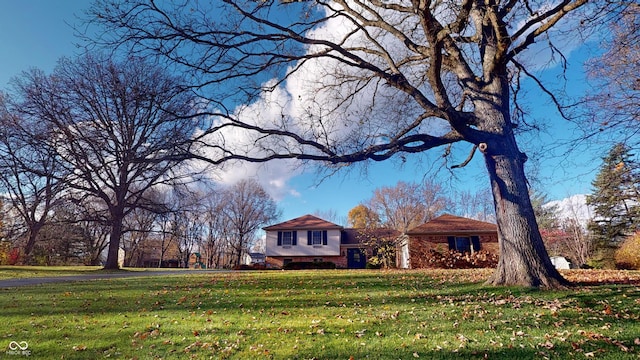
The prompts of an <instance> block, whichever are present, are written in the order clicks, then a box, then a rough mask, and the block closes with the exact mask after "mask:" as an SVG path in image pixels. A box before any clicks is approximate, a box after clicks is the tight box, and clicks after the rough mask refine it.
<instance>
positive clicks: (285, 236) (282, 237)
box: [278, 231, 298, 247]
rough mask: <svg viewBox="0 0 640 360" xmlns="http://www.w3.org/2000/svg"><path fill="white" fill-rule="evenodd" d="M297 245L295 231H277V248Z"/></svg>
mask: <svg viewBox="0 0 640 360" xmlns="http://www.w3.org/2000/svg"><path fill="white" fill-rule="evenodd" d="M296 245H298V236H297V232H295V231H278V246H282V247H291V246H296Z"/></svg>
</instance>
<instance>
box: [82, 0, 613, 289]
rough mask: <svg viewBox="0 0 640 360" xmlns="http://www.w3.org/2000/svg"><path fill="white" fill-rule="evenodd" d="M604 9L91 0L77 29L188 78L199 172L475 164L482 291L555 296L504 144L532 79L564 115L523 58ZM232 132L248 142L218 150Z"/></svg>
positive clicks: (517, 161)
mask: <svg viewBox="0 0 640 360" xmlns="http://www.w3.org/2000/svg"><path fill="white" fill-rule="evenodd" d="M610 4H612V3H608V2H594V3H591V2H588V1H586V0H563V1H560V2H557V3H554V4H551V5H550V4H549V3H548V2H546V1H499V2H495V1H494V2H491V1H489V2H477V1H465V0H463V1H453V0H451V1H419V0H412V1H406V2H380V1H367V2H362V1H345V0H337V1H335V2H323V1H308V2H303V3H300V2H292V1H288V0H287V1H276V0H267V1H259V2H253V1H242V0H240V1H237V0H226V1H220V2H207V3H204V2H189V3H188V5H187V6H185V3H184V2H182V1H180V2H163V3H162V4H159V3H158V2H154V1H145V0H136V1H130V2H127V3H126V4H122V3H121V2H120V1H116V0H102V1H99V2H97V3H96V4H95V5H94V6H93V7H92V9H91V10H90V12H89V15H90V16H91V21H92V22H93V23H98V24H101V25H104V27H105V32H104V33H103V34H102V35H103V36H100V37H99V39H98V42H99V43H102V44H107V45H114V44H116V45H125V46H130V47H132V48H133V49H134V51H139V52H140V53H143V54H147V55H157V56H160V57H161V59H162V60H163V61H169V62H171V63H172V64H174V65H175V66H176V68H180V69H183V70H185V71H187V72H190V73H191V74H192V75H193V79H195V81H196V82H195V83H193V84H192V85H193V86H194V88H196V89H197V90H198V91H200V94H201V95H202V96H203V97H206V98H208V99H209V100H210V104H209V105H210V109H211V115H212V116H215V117H216V118H217V119H218V120H217V121H216V122H215V123H214V126H213V127H212V128H211V129H210V130H209V131H208V133H209V134H204V135H203V136H205V137H203V138H202V140H203V141H206V142H207V143H208V144H209V145H211V146H212V148H211V152H210V153H208V154H206V156H204V157H203V159H205V160H208V161H211V162H213V163H220V162H222V161H227V160H229V159H243V160H248V161H268V160H273V159H282V158H295V159H299V160H319V161H324V162H325V163H326V164H329V165H337V164H343V163H353V162H361V161H368V160H373V161H383V160H387V159H390V158H391V157H393V156H394V155H397V156H398V157H400V158H402V157H403V156H404V155H405V154H415V153H419V152H423V151H427V150H430V149H434V148H443V149H445V154H447V153H449V149H450V148H452V147H453V145H456V146H463V147H464V144H467V145H466V146H467V149H469V148H470V149H471V152H470V156H469V159H470V158H471V155H473V153H474V152H475V151H476V149H478V150H480V151H481V153H482V156H483V157H484V162H485V164H486V169H487V174H488V178H489V181H490V184H491V189H492V193H493V198H494V206H495V211H496V218H497V224H498V229H499V235H500V236H499V238H500V255H501V256H500V262H499V264H498V267H497V269H496V272H495V273H494V275H493V276H492V277H491V279H490V280H489V283H491V284H518V285H526V286H543V287H555V286H561V285H563V284H565V283H566V281H565V280H564V279H563V278H562V276H561V275H560V274H559V272H558V271H557V270H556V269H555V268H554V267H553V265H552V264H551V261H550V260H549V256H548V254H547V252H546V250H545V248H544V245H543V242H542V238H541V236H540V232H539V230H538V227H537V224H536V221H535V215H534V212H533V209H532V206H531V202H530V199H529V192H528V188H527V180H526V177H525V171H524V163H525V162H526V160H527V156H526V155H525V154H524V153H523V152H522V151H521V150H520V148H519V146H518V143H517V141H516V132H515V129H516V127H517V126H518V125H522V127H525V125H526V123H525V122H521V121H519V116H520V115H521V114H522V113H521V112H520V110H521V109H522V108H521V107H519V106H513V107H512V106H511V105H517V104H518V102H517V101H518V100H519V98H518V96H519V95H521V93H520V91H519V87H520V83H521V80H522V79H523V77H530V78H532V79H533V81H534V82H535V83H537V84H539V85H540V87H541V89H542V91H544V92H545V93H546V94H547V95H549V98H550V99H551V101H553V102H555V103H556V105H558V110H560V111H561V110H562V107H561V104H560V103H559V101H558V98H557V97H556V96H554V95H553V93H552V91H551V90H550V89H548V88H547V87H544V83H543V82H542V81H541V79H539V78H537V77H536V76H535V74H534V72H533V71H532V70H531V67H529V65H531V59H532V58H534V56H530V53H527V51H526V50H528V49H529V48H531V47H534V45H535V46H537V45H538V44H544V45H543V48H546V49H548V50H550V51H551V52H553V54H554V55H557V54H558V47H557V46H556V45H555V41H556V40H562V36H563V35H573V36H574V37H575V35H576V34H579V33H580V32H579V31H580V30H583V29H588V28H589V27H590V26H592V25H593V23H594V22H597V21H601V19H602V18H603V16H605V15H608V14H610V6H609V5H610ZM612 6H613V5H612ZM283 11H286V12H287V16H283V14H282V12H283ZM220 14H224V16H220ZM296 15H299V16H296ZM543 40H544V41H543ZM539 49H540V48H536V49H534V51H538V50H539ZM270 76H271V77H272V78H270ZM256 84H257V86H256ZM293 89H296V91H293ZM286 91H290V92H289V93H288V94H287V96H286V98H285V99H284V100H279V99H280V97H279V95H281V94H282V93H283V92H286ZM238 101H242V102H244V103H245V104H249V105H247V106H237V102H238ZM257 102H262V103H263V104H264V105H265V107H266V108H267V109H264V110H258V107H257V106H256V104H257ZM225 106H229V108H233V109H234V110H233V111H225V110H224V109H225ZM216 109H218V110H219V109H222V110H221V111H217V110H216ZM513 109H515V112H513ZM214 110H216V111H214ZM269 115H273V116H269ZM232 127H233V128H236V130H231V129H230V128H232ZM241 130H244V134H245V138H248V139H249V141H248V142H246V143H237V142H231V141H225V139H227V138H228V137H230V136H231V134H233V133H237V132H240V131H241ZM249 144H250V145H249ZM458 144H460V145H458ZM466 163H467V161H464V162H463V163H462V164H461V165H464V164H466Z"/></svg>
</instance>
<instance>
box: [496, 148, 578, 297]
mask: <svg viewBox="0 0 640 360" xmlns="http://www.w3.org/2000/svg"><path fill="white" fill-rule="evenodd" d="M507 143H508V144H509V145H510V146H509V145H507V146H501V147H500V149H499V150H498V151H492V149H491V148H490V147H488V148H485V162H486V166H487V170H488V172H489V177H490V180H491V189H492V192H493V198H494V205H495V209H496V218H497V222H498V241H499V246H500V260H499V262H498V267H497V269H496V271H495V273H494V274H493V275H492V276H491V277H490V278H489V280H488V281H487V284H491V285H519V286H530V287H543V288H559V287H563V286H566V285H568V282H567V281H566V280H565V279H564V278H563V277H562V275H560V273H559V272H558V270H556V268H555V267H554V266H553V264H552V263H551V260H550V259H549V255H548V254H547V250H546V249H545V247H544V243H543V242H542V236H541V235H540V231H539V229H538V224H537V223H536V218H535V215H534V212H533V207H532V205H531V200H530V198H529V192H528V187H527V181H526V178H525V174H524V161H525V156H524V154H522V153H520V151H519V150H518V148H517V146H516V144H515V140H514V141H507ZM503 145H504V144H503Z"/></svg>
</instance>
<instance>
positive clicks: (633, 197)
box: [587, 144, 640, 267]
mask: <svg viewBox="0 0 640 360" xmlns="http://www.w3.org/2000/svg"><path fill="white" fill-rule="evenodd" d="M591 185H592V186H593V192H592V194H591V195H589V196H587V204H588V205H590V206H591V207H593V211H594V217H593V219H592V221H591V222H590V223H589V230H590V231H591V233H592V235H593V238H594V241H595V246H596V250H597V251H598V252H599V257H600V260H599V261H596V262H600V263H601V265H602V266H607V267H610V266H613V251H614V250H615V248H617V247H618V245H619V244H620V243H621V242H622V240H623V239H624V238H625V237H627V236H628V235H630V234H633V233H634V232H635V231H637V230H638V229H640V164H639V163H638V162H637V161H636V160H634V158H633V154H631V153H630V149H629V147H628V146H626V145H624V144H616V145H615V146H614V147H613V148H612V149H611V150H610V151H609V153H608V154H607V156H605V157H604V158H603V164H602V166H601V167H600V171H599V172H598V174H597V175H596V178H595V179H594V180H593V182H592V183H591Z"/></svg>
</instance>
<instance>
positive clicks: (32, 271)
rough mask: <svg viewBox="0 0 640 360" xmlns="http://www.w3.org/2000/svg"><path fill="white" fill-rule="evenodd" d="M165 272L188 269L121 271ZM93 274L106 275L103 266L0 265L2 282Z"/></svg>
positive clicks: (126, 269) (134, 269) (132, 269)
mask: <svg viewBox="0 0 640 360" xmlns="http://www.w3.org/2000/svg"><path fill="white" fill-rule="evenodd" d="M164 270H174V271H177V270H185V271H187V269H157V268H149V269H142V268H125V269H123V270H116V272H119V271H164ZM92 272H100V273H104V272H105V271H104V270H102V267H101V266H13V265H12V266H8V265H5V266H2V265H0V280H6V279H17V278H35V277H53V276H67V275H82V274H90V273H92Z"/></svg>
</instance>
